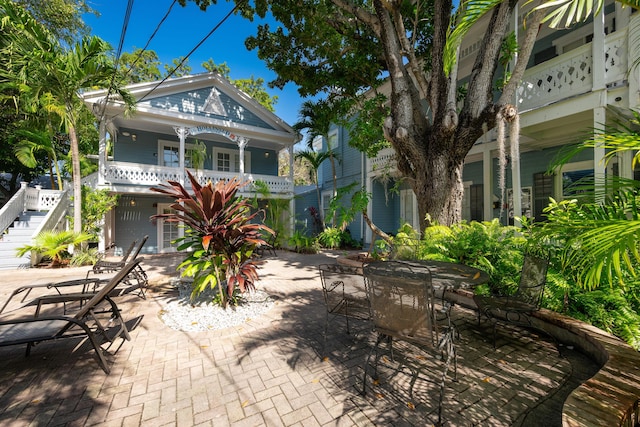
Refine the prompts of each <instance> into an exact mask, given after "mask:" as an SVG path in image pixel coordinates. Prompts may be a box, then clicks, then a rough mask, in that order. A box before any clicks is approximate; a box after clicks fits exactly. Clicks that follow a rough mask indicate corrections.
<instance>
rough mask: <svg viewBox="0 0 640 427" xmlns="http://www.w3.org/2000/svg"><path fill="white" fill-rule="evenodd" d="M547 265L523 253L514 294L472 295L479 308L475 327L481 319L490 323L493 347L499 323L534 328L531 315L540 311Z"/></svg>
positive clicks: (544, 260) (546, 261)
mask: <svg viewBox="0 0 640 427" xmlns="http://www.w3.org/2000/svg"><path fill="white" fill-rule="evenodd" d="M548 266H549V260H548V259H547V258H543V257H539V256H536V255H531V254H526V255H525V257H524V262H523V264H522V271H521V274H520V282H519V284H518V290H517V291H516V293H514V294H513V295H508V296H493V295H490V296H483V295H474V297H473V300H474V301H475V303H476V305H477V306H478V324H480V320H481V317H482V316H485V317H486V318H487V319H489V320H492V321H493V347H494V348H495V346H496V329H497V325H498V322H501V321H503V322H507V323H513V324H517V325H520V326H525V327H533V325H532V323H531V314H532V313H534V312H536V311H538V310H539V309H540V304H541V302H542V296H543V294H544V287H545V284H546V282H547V269H548Z"/></svg>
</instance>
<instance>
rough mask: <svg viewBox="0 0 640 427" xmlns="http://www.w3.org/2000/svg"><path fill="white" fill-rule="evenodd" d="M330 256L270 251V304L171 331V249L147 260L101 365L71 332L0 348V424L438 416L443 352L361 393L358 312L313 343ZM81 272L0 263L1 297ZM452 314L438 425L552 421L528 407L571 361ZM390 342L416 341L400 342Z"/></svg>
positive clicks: (404, 422) (384, 421)
mask: <svg viewBox="0 0 640 427" xmlns="http://www.w3.org/2000/svg"><path fill="white" fill-rule="evenodd" d="M338 254H339V253H338V252H325V253H322V254H319V255H313V256H311V255H298V254H294V253H289V252H285V251H279V252H278V257H277V258H274V257H271V258H267V259H266V262H265V264H264V265H263V266H262V268H261V270H260V273H261V280H260V282H259V287H260V288H262V289H265V290H266V291H267V292H268V293H269V294H270V295H272V296H273V297H274V298H276V300H277V301H276V304H275V306H274V308H273V309H271V310H270V311H269V312H268V313H267V314H265V315H263V316H260V317H259V318H256V319H249V320H248V321H247V322H246V323H244V324H243V325H240V326H237V327H233V328H228V329H224V330H217V331H208V332H189V333H187V332H180V331H174V330H172V329H169V328H168V327H166V326H165V325H164V324H163V323H162V322H161V320H160V319H159V317H158V313H159V311H160V302H161V301H162V300H163V299H167V298H175V293H174V292H175V291H174V290H172V289H171V288H170V287H169V286H167V284H168V282H169V280H168V278H169V277H170V276H172V275H173V276H175V273H173V271H174V270H173V269H174V268H175V265H176V261H177V258H175V257H160V256H157V257H150V258H148V260H146V261H145V268H146V269H147V271H148V272H149V274H150V276H151V277H152V279H153V282H155V284H154V285H153V286H152V289H150V291H149V292H148V293H147V295H148V298H147V300H141V299H139V298H138V297H136V296H132V295H128V296H124V297H121V298H120V299H119V300H118V303H119V305H120V307H121V308H122V311H123V317H124V318H125V319H126V320H127V323H128V325H129V327H130V328H131V336H132V341H130V342H124V343H122V345H120V347H119V348H111V349H109V356H108V361H109V363H110V366H111V374H109V375H106V374H105V373H104V372H103V371H102V370H101V369H100V368H99V366H98V364H97V362H96V360H95V356H94V355H93V351H92V350H91V348H90V346H88V345H86V343H83V342H79V341H74V340H64V341H59V342H47V343H42V344H39V345H38V346H36V347H35V348H34V349H33V350H32V353H31V356H29V357H28V358H25V356H24V348H23V347H20V346H15V347H4V348H0V425H2V426H91V425H100V426H154V427H156V426H215V427H223V426H243V427H244V426H388V425H394V426H425V425H433V424H435V423H436V421H437V402H438V392H439V388H438V383H437V382H438V380H439V372H440V371H441V367H442V364H441V363H442V362H440V361H438V360H435V359H433V358H432V357H430V356H429V355H428V354H427V355H425V356H423V357H419V359H420V360H422V361H426V362H427V363H431V364H433V370H431V371H430V372H427V374H428V376H429V378H430V380H431V381H423V380H418V381H417V382H416V384H415V385H414V387H413V395H411V394H410V392H409V389H410V387H409V382H410V381H409V380H410V378H409V377H408V376H406V375H403V374H397V375H393V372H389V371H388V370H386V371H385V369H383V368H382V369H381V370H380V371H379V373H380V375H379V379H378V381H376V382H375V383H374V382H373V381H372V380H369V383H368V388H369V392H368V393H367V394H366V396H362V395H361V393H360V391H361V390H362V377H363V367H364V365H365V360H366V358H367V355H368V353H369V348H370V345H371V344H372V342H373V340H374V339H375V337H374V335H373V333H372V331H371V325H370V324H368V323H366V322H364V321H355V322H354V323H353V324H352V326H353V331H352V333H351V334H350V335H347V334H346V330H345V325H344V322H341V321H340V320H338V321H337V322H334V323H332V327H331V328H330V331H329V336H328V340H327V341H328V342H327V346H326V348H325V349H324V352H323V337H322V332H323V328H324V320H325V309H324V303H323V299H322V292H321V286H320V280H319V277H318V273H317V265H318V264H320V263H322V262H327V261H329V262H331V261H332V260H331V258H335V257H336V256H337V255H338ZM84 271H86V269H84V270H83V269H69V271H64V272H63V271H62V270H61V271H60V272H51V271H48V272H42V271H37V270H30V271H16V272H2V273H1V274H2V276H3V277H2V278H1V279H0V283H2V284H1V285H0V298H3V299H4V298H6V296H7V295H8V294H9V293H10V292H11V289H12V286H17V285H19V284H20V283H24V281H25V280H34V277H36V275H38V277H39V280H52V279H53V278H59V277H60V276H61V275H66V276H70V275H71V276H72V275H75V276H74V277H82V275H83V274H84ZM453 318H454V322H455V324H456V326H457V329H458V330H459V332H460V338H459V340H457V341H456V345H457V349H458V371H457V381H452V380H451V379H449V380H448V381H447V387H446V390H445V399H444V405H443V419H444V420H445V421H446V423H447V425H450V426H474V425H478V426H480V425H481V426H509V425H524V424H525V423H524V422H525V420H527V423H529V424H528V425H560V414H559V413H558V411H557V410H556V411H555V413H551V414H549V413H544V412H539V411H538V409H539V408H541V407H544V406H546V405H548V404H549V402H552V401H553V396H554V395H555V392H556V391H557V390H558V389H559V388H560V387H561V386H562V385H563V384H564V383H566V382H567V380H568V378H569V377H570V373H571V372H572V368H571V363H570V360H569V359H568V358H567V357H561V355H560V354H559V353H558V351H557V350H556V347H555V345H554V344H553V343H552V342H549V341H548V340H547V339H546V338H544V337H540V336H538V335H537V334H535V333H533V332H529V331H525V330H522V329H519V328H501V329H500V332H499V334H498V346H497V349H496V350H495V351H494V349H493V345H492V341H491V328H490V327H489V325H488V324H481V325H480V326H478V325H477V322H476V319H475V314H474V313H473V312H471V311H468V310H465V309H462V308H460V307H455V308H454V310H453ZM396 351H406V352H407V353H408V352H410V351H414V350H412V349H409V348H404V349H403V348H402V345H400V346H399V347H397V349H396ZM321 353H323V354H324V356H326V357H324V358H323V357H322V355H321ZM450 378H451V377H450ZM550 397H551V398H550ZM556 407H557V406H556ZM560 407H561V405H560ZM538 414H542V415H538ZM538 416H540V417H542V418H538V419H536V417H538ZM536 423H537V424H536Z"/></svg>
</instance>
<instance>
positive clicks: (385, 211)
mask: <svg viewBox="0 0 640 427" xmlns="http://www.w3.org/2000/svg"><path fill="white" fill-rule="evenodd" d="M392 185H393V183H391V182H390V183H388V184H387V189H385V186H384V185H383V184H382V183H380V182H377V181H374V182H373V185H372V188H371V192H372V194H373V199H372V200H371V204H372V205H371V207H372V216H371V220H372V221H373V223H374V224H375V225H376V226H377V227H378V228H379V229H381V230H382V231H384V232H385V233H387V234H395V233H396V232H397V231H398V227H399V225H400V219H399V218H400V200H399V198H398V197H397V196H396V195H395V193H390V192H389V190H388V188H389V187H390V186H392ZM385 193H387V194H386V195H385Z"/></svg>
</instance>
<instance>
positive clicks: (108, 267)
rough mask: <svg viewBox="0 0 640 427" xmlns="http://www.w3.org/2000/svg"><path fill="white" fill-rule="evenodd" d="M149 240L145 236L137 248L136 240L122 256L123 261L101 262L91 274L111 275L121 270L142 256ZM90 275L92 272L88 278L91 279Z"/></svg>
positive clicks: (96, 264)
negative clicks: (142, 251) (141, 252)
mask: <svg viewBox="0 0 640 427" xmlns="http://www.w3.org/2000/svg"><path fill="white" fill-rule="evenodd" d="M148 238H149V236H148V235H147V236H144V237H143V238H142V240H141V241H140V244H139V245H137V246H136V243H137V242H138V241H137V240H134V241H133V242H131V245H130V246H129V249H127V251H126V252H125V253H124V255H122V259H120V260H119V261H106V260H99V261H98V262H96V263H95V264H94V265H93V268H92V270H91V272H93V273H96V274H99V273H111V272H114V271H118V270H120V269H121V268H122V267H124V266H125V264H126V263H127V262H128V261H130V260H134V259H136V258H138V255H139V254H140V251H141V250H142V247H143V246H144V244H145V243H146V242H147V239H148ZM134 248H135V251H134ZM132 252H133V253H132ZM89 273H90V272H87V277H89Z"/></svg>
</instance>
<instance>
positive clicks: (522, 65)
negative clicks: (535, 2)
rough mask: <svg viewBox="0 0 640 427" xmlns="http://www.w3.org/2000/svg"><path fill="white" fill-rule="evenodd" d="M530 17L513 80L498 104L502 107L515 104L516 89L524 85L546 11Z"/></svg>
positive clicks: (508, 83)
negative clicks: (524, 78) (524, 77)
mask: <svg viewBox="0 0 640 427" xmlns="http://www.w3.org/2000/svg"><path fill="white" fill-rule="evenodd" d="M530 16H531V19H530V20H529V22H528V28H527V33H526V35H525V39H524V42H523V43H522V47H521V48H520V51H519V53H518V60H517V61H516V66H515V67H514V68H513V73H512V74H511V78H510V79H509V82H507V84H506V86H505V87H504V89H503V91H502V95H501V96H500V99H499V100H498V104H500V105H503V104H508V103H510V102H513V96H514V94H515V92H516V89H517V88H518V86H520V84H521V83H522V78H523V76H524V73H525V71H526V69H527V63H528V62H529V57H530V56H531V51H533V46H534V44H535V42H536V39H537V37H538V33H539V32H540V22H541V21H542V18H544V11H543V10H536V11H535V12H533V13H532V14H531V15H530Z"/></svg>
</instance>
